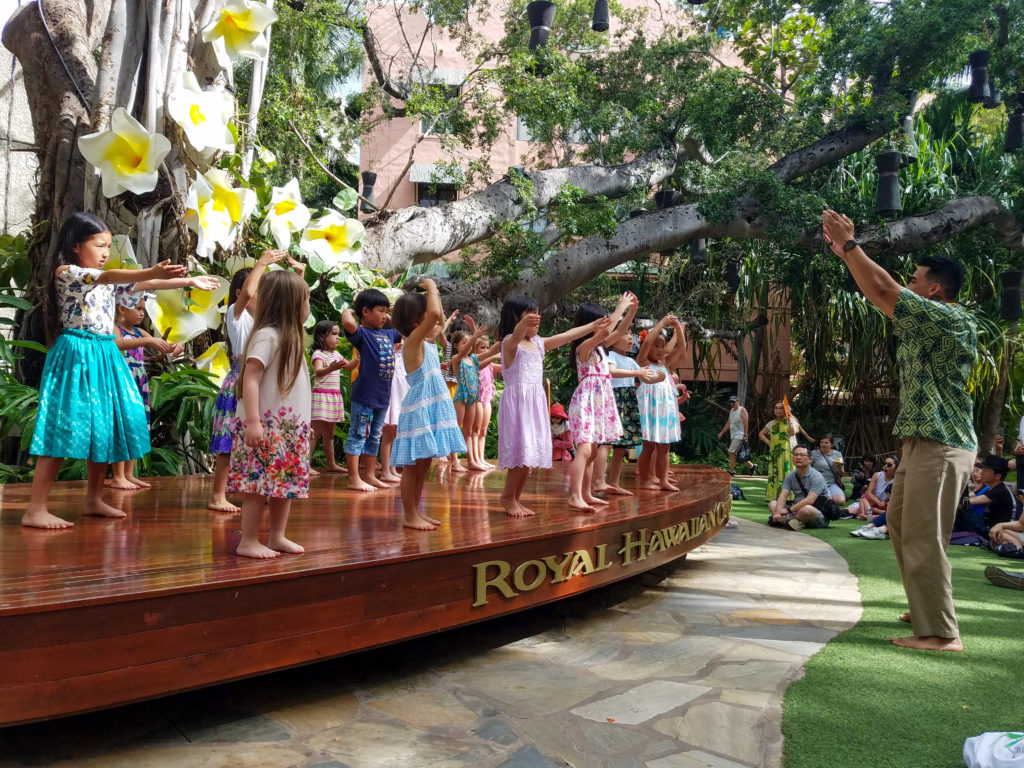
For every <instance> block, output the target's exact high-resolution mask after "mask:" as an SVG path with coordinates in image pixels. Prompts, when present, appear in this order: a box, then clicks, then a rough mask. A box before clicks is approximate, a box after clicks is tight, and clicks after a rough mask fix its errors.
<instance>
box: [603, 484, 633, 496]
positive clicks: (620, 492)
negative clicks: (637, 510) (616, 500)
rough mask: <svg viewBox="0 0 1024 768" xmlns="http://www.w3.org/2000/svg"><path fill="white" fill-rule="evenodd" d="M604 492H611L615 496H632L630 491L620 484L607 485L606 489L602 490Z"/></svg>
mask: <svg viewBox="0 0 1024 768" xmlns="http://www.w3.org/2000/svg"><path fill="white" fill-rule="evenodd" d="M604 493H613V494H615V495H616V496H632V495H633V492H632V491H627V490H626V489H625V488H623V487H622V486H621V485H609V486H608V490H606V491H604Z"/></svg>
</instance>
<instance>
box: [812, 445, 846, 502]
mask: <svg viewBox="0 0 1024 768" xmlns="http://www.w3.org/2000/svg"><path fill="white" fill-rule="evenodd" d="M818 455H819V456H821V458H823V459H825V454H823V453H822V452H821V451H818ZM825 461H827V462H828V468H829V471H830V472H831V473H832V479H833V480H834V481H835V483H836V485H838V486H839V487H840V488H842V489H843V493H846V483H844V482H843V476H842V475H841V474H839V470H837V469H836V465H835V464H834V463H833V462H831V461H829V460H828V459H825Z"/></svg>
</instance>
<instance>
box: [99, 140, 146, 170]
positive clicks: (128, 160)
mask: <svg viewBox="0 0 1024 768" xmlns="http://www.w3.org/2000/svg"><path fill="white" fill-rule="evenodd" d="M107 157H108V158H109V159H110V164H111V165H112V166H114V168H115V169H116V170H117V172H118V173H120V174H131V173H134V172H135V171H137V170H138V169H139V166H140V165H142V155H140V154H139V153H138V152H137V151H136V149H135V147H133V146H132V145H131V143H130V142H128V141H126V140H125V139H123V138H122V137H120V136H117V137H116V139H115V140H114V141H113V142H111V144H110V149H109V150H108V151H107Z"/></svg>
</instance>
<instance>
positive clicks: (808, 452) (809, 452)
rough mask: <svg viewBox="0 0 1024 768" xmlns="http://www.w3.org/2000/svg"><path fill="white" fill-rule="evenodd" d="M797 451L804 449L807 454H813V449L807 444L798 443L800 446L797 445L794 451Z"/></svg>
mask: <svg viewBox="0 0 1024 768" xmlns="http://www.w3.org/2000/svg"><path fill="white" fill-rule="evenodd" d="M797 451H803V452H804V453H806V454H807V455H808V456H810V455H811V449H810V448H808V447H807V446H806V445H798V446H796V447H795V448H794V449H793V453H796V452H797Z"/></svg>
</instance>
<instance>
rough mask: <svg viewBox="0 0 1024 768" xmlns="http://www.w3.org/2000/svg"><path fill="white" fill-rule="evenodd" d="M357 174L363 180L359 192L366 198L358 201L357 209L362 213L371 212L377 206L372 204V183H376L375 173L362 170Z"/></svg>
mask: <svg viewBox="0 0 1024 768" xmlns="http://www.w3.org/2000/svg"><path fill="white" fill-rule="evenodd" d="M359 176H360V178H361V179H362V181H363V185H362V186H363V191H362V192H361V194H362V196H363V197H364V198H366V199H365V200H363V201H362V202H361V203H359V210H360V211H362V212H363V213H373V212H374V211H376V210H377V206H375V205H374V204H373V185H374V184H376V183H377V174H376V173H374V172H373V171H363V172H362V173H360V174H359Z"/></svg>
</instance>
